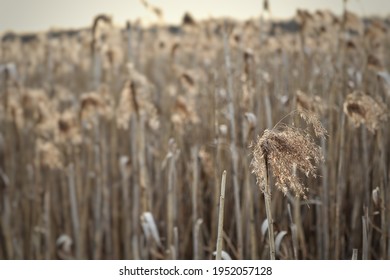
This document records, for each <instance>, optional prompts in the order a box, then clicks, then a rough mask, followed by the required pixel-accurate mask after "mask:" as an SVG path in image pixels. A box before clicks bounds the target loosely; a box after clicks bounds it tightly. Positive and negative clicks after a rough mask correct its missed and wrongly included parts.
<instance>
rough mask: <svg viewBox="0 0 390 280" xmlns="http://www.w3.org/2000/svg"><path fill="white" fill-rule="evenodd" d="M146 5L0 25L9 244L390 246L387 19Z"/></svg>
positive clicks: (344, 250)
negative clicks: (132, 12) (121, 17)
mask: <svg viewBox="0 0 390 280" xmlns="http://www.w3.org/2000/svg"><path fill="white" fill-rule="evenodd" d="M267 3H268V2H267ZM145 5H146V7H148V8H150V9H151V10H153V12H154V13H155V14H156V15H157V16H158V18H159V22H158V24H156V25H153V26H149V27H145V26H143V25H142V24H141V23H140V22H136V21H134V22H131V21H129V22H127V24H126V28H124V29H121V28H118V27H115V26H114V25H113V24H112V19H111V18H109V17H107V16H105V15H99V16H97V17H96V18H95V19H94V20H93V21H92V24H91V28H86V29H80V30H74V31H56V32H55V31H48V32H42V33H40V34H14V33H6V34H2V37H1V42H0V44H1V45H0V98H1V105H0V259H155V260H160V259H214V258H215V254H217V257H218V258H222V259H229V258H231V259H268V258H270V247H269V246H270V245H269V244H271V243H270V242H269V238H272V239H273V240H274V242H272V243H274V244H273V245H272V246H273V247H274V248H271V251H274V256H275V258H276V259H351V258H352V259H390V213H389V207H388V205H390V190H389V179H390V178H389V177H390V172H389V170H390V169H389V166H390V150H389V149H388V147H390V134H389V123H388V108H389V100H390V74H389V72H388V71H389V69H390V54H389V52H388V51H387V50H388V49H389V48H390V35H389V27H390V21H389V20H388V19H378V18H369V19H361V18H359V17H357V16H356V15H354V14H353V13H351V12H349V11H348V10H347V8H346V9H345V11H344V14H342V15H341V16H338V15H334V14H332V13H330V12H328V11H317V12H315V13H309V12H307V11H304V10H299V11H297V15H296V17H295V18H294V19H292V20H291V21H289V22H288V23H284V22H273V21H267V20H266V19H264V18H263V16H262V18H261V20H260V21H259V20H258V19H253V20H252V19H251V20H247V21H244V22H240V21H235V20H232V19H210V20H205V21H197V20H196V19H195V18H194V17H192V16H191V15H190V14H186V15H185V16H184V18H183V24H182V25H181V26H168V25H165V24H164V22H163V16H162V12H161V10H159V9H158V8H156V7H149V6H148V5H147V3H146V2H145ZM266 11H268V5H267V9H266ZM268 12H269V11H268ZM259 22H260V24H259ZM292 112H301V116H302V117H303V119H304V120H305V121H306V122H307V123H309V124H313V125H310V126H309V127H306V126H305V127H304V123H305V122H302V121H301V120H300V118H299V117H296V115H297V114H295V113H294V114H292ZM302 112H304V113H302ZM286 116H288V117H287V118H286ZM315 120H317V121H315ZM280 122H283V123H284V125H283V126H282V127H283V129H286V130H283V129H279V130H277V129H275V128H276V127H279V128H280ZM320 124H322V125H323V127H322V126H320ZM303 131H304V133H303ZM325 131H327V133H326V135H325V137H324V138H323V139H321V138H316V137H314V138H313V139H311V138H309V135H312V136H314V135H323V134H324V132H325ZM301 132H302V133H301ZM262 135H263V138H261V136H262ZM256 139H260V142H261V143H260V144H259V145H260V146H259V147H261V148H262V149H263V154H262V153H261V151H260V152H259V151H258V156H259V157H260V158H257V159H256V152H255V153H253V149H252V148H251V147H253V146H254V145H255V144H256V143H255V141H256ZM294 139H295V140H296V141H294ZM282 142H283V143H284V144H286V145H287V144H288V148H286V147H284V148H285V149H281V150H278V149H277V147H279V146H280V145H282V144H283V143H282ZM278 145H279V146H278ZM282 146H283V145H282ZM264 149H266V150H265V151H266V153H268V159H269V160H271V159H272V163H271V164H270V165H269V166H268V163H267V166H268V167H270V170H267V171H264V170H265V169H262V167H264V164H262V163H261V156H262V155H264ZM260 150H261V149H260ZM259 153H260V154H259ZM311 159H314V161H312V160H311ZM252 161H258V164H259V165H258V166H257V169H258V170H257V172H255V173H256V175H255V174H253V173H252V171H253V170H252V169H253V164H252V165H251V162H252ZM269 163H270V162H269ZM278 164H279V165H278ZM268 167H267V168H268ZM255 169H256V168H255ZM225 170H226V171H225ZM255 171H256V170H255ZM222 174H223V176H222ZM286 174H287V175H286ZM308 175H316V176H315V177H314V176H308ZM256 176H257V178H256ZM286 176H287V177H286ZM221 178H222V179H221ZM256 179H257V180H256ZM221 180H223V182H221ZM264 180H265V181H266V182H267V183H266V186H267V191H266V192H264V187H261V184H260V188H259V185H258V184H257V183H256V182H261V181H264ZM221 186H223V194H221ZM278 190H282V191H278ZM221 195H222V197H223V199H221V200H223V201H224V207H223V208H222V209H224V211H223V212H222V213H223V214H224V217H221V216H220V215H219V213H220V211H222V210H220V205H219V202H220V196H221ZM264 195H266V196H269V198H271V196H272V200H271V199H270V200H268V202H267V199H266V200H265V201H266V203H268V204H269V205H268V207H267V209H266V203H264V197H263V196H264ZM266 198H267V197H266ZM266 212H267V213H268V212H270V213H272V218H271V219H267V215H266ZM222 221H223V223H222ZM269 222H272V223H271V224H270V223H269ZM271 225H272V230H273V234H270V233H269V232H268V229H270V228H271ZM217 237H218V238H217ZM217 240H218V246H217Z"/></svg>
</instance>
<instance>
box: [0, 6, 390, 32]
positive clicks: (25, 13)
mask: <svg viewBox="0 0 390 280" xmlns="http://www.w3.org/2000/svg"><path fill="white" fill-rule="evenodd" d="M148 2H149V3H150V4H151V5H153V6H156V7H158V8H160V9H161V10H162V11H163V19H164V21H165V22H167V23H179V22H180V21H181V18H182V16H183V14H184V13H185V12H186V11H190V12H191V13H192V14H193V15H194V17H195V18H197V19H204V18H209V17H222V16H229V17H234V18H237V19H248V18H250V17H258V15H259V13H260V12H261V10H262V1H259V0H241V1H224V0H211V1H210V0H198V1H177V0H163V1H157V0H150V1H148ZM269 4H270V9H271V12H272V16H273V17H274V18H278V19H282V18H291V17H293V16H294V15H295V12H296V10H297V9H299V8H304V9H306V10H308V11H314V10H317V9H329V10H330V11H332V12H333V13H336V14H341V13H342V9H343V1H342V0H316V1H311V0H289V1H285V0H271V1H270V3H269ZM0 7H1V8H0V18H1V21H0V32H2V31H8V30H13V31H39V30H46V29H49V28H78V27H85V26H87V25H89V24H90V21H91V19H92V18H93V17H94V16H95V15H96V14H99V13H106V14H109V15H111V16H112V17H113V20H114V22H115V23H116V24H118V25H124V23H125V21H126V20H129V19H130V20H136V19H142V22H143V23H144V24H148V23H149V22H155V20H156V18H155V17H154V15H153V14H151V13H150V12H148V11H147V10H146V9H145V7H144V6H143V5H142V3H141V1H139V0H111V1H102V0H99V1H95V0H84V1H77V0H68V1H51V0H34V1H26V0H0ZM348 10H349V11H351V12H354V13H356V14H358V15H361V16H372V15H380V16H387V14H388V11H389V10H390V1H386V0H350V1H348Z"/></svg>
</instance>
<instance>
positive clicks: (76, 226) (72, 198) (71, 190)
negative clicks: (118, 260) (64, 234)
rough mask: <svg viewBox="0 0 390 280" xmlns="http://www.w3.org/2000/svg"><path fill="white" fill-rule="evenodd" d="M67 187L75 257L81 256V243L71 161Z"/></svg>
mask: <svg viewBox="0 0 390 280" xmlns="http://www.w3.org/2000/svg"><path fill="white" fill-rule="evenodd" d="M68 180H69V181H68V187H69V200H70V210H71V215H72V224H73V237H74V240H75V243H76V244H75V248H76V258H77V259H80V258H81V244H80V241H81V240H80V236H81V235H80V221H79V213H78V208H77V197H76V186H75V178H74V166H73V163H71V164H70V165H69V167H68Z"/></svg>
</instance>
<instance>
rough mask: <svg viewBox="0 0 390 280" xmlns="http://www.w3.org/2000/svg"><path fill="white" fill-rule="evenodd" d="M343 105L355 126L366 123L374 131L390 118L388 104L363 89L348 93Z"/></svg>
mask: <svg viewBox="0 0 390 280" xmlns="http://www.w3.org/2000/svg"><path fill="white" fill-rule="evenodd" d="M343 107H344V113H345V114H346V115H347V116H348V119H349V120H350V121H351V123H352V124H353V125H354V126H355V127H359V126H360V125H361V124H364V125H365V126H366V127H367V129H368V130H369V131H371V132H372V133H374V132H375V131H376V130H378V128H379V126H380V124H381V123H382V122H386V121H387V119H388V110H387V106H386V105H385V104H384V103H381V102H377V101H375V100H374V99H373V98H372V97H370V96H369V95H367V94H365V93H363V92H361V91H355V92H353V93H351V94H349V95H347V97H346V99H345V101H344V106H343Z"/></svg>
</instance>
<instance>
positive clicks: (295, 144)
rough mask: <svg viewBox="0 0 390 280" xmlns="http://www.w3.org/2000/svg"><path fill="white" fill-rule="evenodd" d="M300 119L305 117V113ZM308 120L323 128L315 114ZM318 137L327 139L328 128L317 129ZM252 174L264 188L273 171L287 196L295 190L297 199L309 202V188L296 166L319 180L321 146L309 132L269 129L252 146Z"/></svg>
mask: <svg viewBox="0 0 390 280" xmlns="http://www.w3.org/2000/svg"><path fill="white" fill-rule="evenodd" d="M300 116H301V117H302V116H305V115H304V111H302V112H300ZM304 120H305V121H307V122H309V123H311V124H313V126H321V127H322V125H321V123H320V122H319V121H318V120H317V119H316V117H315V115H314V114H310V116H307V115H306V116H305V118H304ZM315 131H316V134H317V133H318V135H317V136H321V137H324V136H325V133H326V131H325V129H324V128H323V127H322V128H319V127H318V128H317V129H315ZM252 149H253V151H252V152H253V159H252V162H251V166H252V173H254V174H255V175H256V179H257V182H258V184H259V186H260V187H261V189H263V187H262V186H264V184H265V183H266V182H265V181H264V180H266V178H267V175H268V174H269V173H268V171H269V170H271V171H272V175H273V177H274V178H275V185H276V187H277V188H278V189H279V190H281V191H282V192H283V193H284V194H287V193H288V191H289V190H291V191H292V192H293V193H294V194H295V196H296V197H302V198H303V199H307V195H306V193H307V191H308V188H307V187H305V186H303V184H302V183H301V181H300V180H299V178H298V176H297V174H296V172H294V167H296V169H297V170H299V171H301V172H302V173H304V174H305V175H306V176H307V177H308V176H313V177H316V169H317V168H316V166H315V164H318V163H319V162H320V161H323V155H322V152H321V147H319V146H318V145H316V143H315V142H314V140H313V139H312V138H311V137H310V135H309V134H308V133H306V132H305V131H303V130H300V129H298V128H295V127H291V126H287V125H281V126H280V128H279V129H278V128H276V127H275V128H273V129H266V130H265V131H264V133H263V135H262V136H261V137H260V136H258V138H257V141H256V144H254V145H252Z"/></svg>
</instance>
